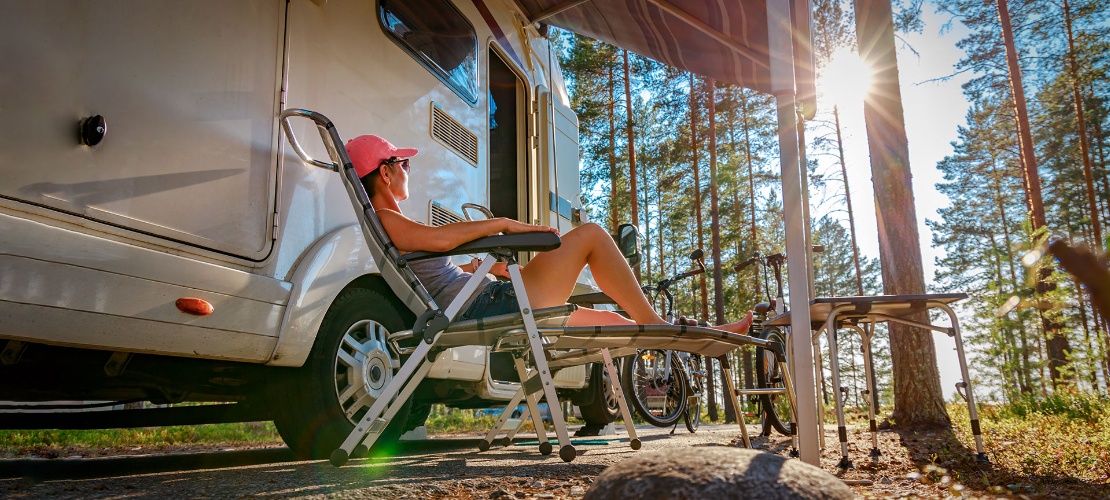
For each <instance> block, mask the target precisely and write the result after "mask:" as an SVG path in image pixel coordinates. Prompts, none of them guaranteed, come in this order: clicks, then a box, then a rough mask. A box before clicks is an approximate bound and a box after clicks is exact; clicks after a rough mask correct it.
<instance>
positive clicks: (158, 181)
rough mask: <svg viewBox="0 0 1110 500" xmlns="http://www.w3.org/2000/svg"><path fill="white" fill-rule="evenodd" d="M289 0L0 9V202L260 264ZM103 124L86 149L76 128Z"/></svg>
mask: <svg viewBox="0 0 1110 500" xmlns="http://www.w3.org/2000/svg"><path fill="white" fill-rule="evenodd" d="M285 7H286V2H284V1H282V0H249V1H248V0H243V1H235V2H227V1H224V0H193V1H187V2H182V1H180V0H130V1H112V2H88V1H85V0H39V1H34V2H5V4H4V16H3V17H2V20H0V75H3V76H0V110H3V114H4V117H5V119H4V121H3V123H2V125H0V127H2V129H0V178H3V179H4V182H3V183H0V203H10V200H18V201H21V202H27V203H30V204H33V205H36V206H37V207H39V208H38V209H41V210H45V211H52V210H53V211H62V212H66V213H68V214H71V215H75V216H78V217H81V218H85V219H88V220H93V221H97V222H101V223H104V224H105V226H97V227H104V228H106V230H108V231H112V232H117V231H118V232H120V233H122V234H125V235H127V236H128V237H136V238H139V239H146V238H149V237H150V236H155V237H158V238H153V241H155V242H158V243H159V244H163V245H167V246H174V247H182V246H185V245H188V246H194V247H203V248H207V249H211V250H215V251H218V252H221V253H225V254H230V255H235V256H240V257H243V258H247V259H254V260H258V259H261V258H264V257H265V256H266V255H267V254H268V252H269V250H270V245H271V243H272V238H273V215H272V214H273V212H274V203H275V202H274V200H275V193H276V179H277V176H276V164H277V154H276V142H277V141H276V139H277V127H276V122H275V116H276V114H277V110H278V106H279V104H278V101H279V100H278V95H279V92H280V88H281V85H280V82H281V73H282V64H281V63H282V45H283V25H284V16H285ZM94 116H101V117H103V120H104V123H105V124H106V131H105V133H104V135H103V138H102V141H101V142H100V143H99V144H97V145H96V146H92V147H90V146H83V145H81V144H79V140H78V123H79V122H80V121H82V120H83V119H85V118H88V117H94ZM95 135H96V134H95V133H94V134H92V136H95ZM2 198H7V199H8V200H9V201H8V202H6V201H5V200H3V199H2ZM123 229H131V230H136V231H138V232H139V233H142V234H136V233H135V232H134V231H124V230H123ZM167 240H172V242H171V241H167Z"/></svg>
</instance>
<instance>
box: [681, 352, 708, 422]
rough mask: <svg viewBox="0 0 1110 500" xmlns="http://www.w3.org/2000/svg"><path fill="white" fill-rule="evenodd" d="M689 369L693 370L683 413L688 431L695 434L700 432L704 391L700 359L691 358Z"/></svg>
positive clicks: (690, 374)
mask: <svg viewBox="0 0 1110 500" xmlns="http://www.w3.org/2000/svg"><path fill="white" fill-rule="evenodd" d="M689 367H690V370H691V371H690V373H689V374H688V376H689V378H690V380H689V388H688V389H687V396H686V411H684V412H682V422H683V423H685V424H686V430H688V431H690V433H691V434H693V433H695V432H698V426H700V425H701V395H702V394H704V391H702V390H701V380H702V375H701V374H700V372H701V362H700V360H699V359H698V357H696V356H695V357H691V359H690V364H689ZM690 403H693V404H690Z"/></svg>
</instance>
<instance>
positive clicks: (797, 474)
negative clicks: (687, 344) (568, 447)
mask: <svg viewBox="0 0 1110 500" xmlns="http://www.w3.org/2000/svg"><path fill="white" fill-rule="evenodd" d="M585 498H586V499H588V500H589V499H608V498H614V499H616V498H674V499H684V498H686V499H696V500H714V499H725V498H730V499H731V498H759V499H762V500H774V499H814V500H816V499H840V498H844V499H849V498H855V495H854V494H853V493H852V490H851V489H850V488H848V486H847V485H845V484H844V483H843V482H841V481H840V480H839V479H837V478H836V477H835V476H833V475H832V474H829V473H828V472H825V471H823V470H821V469H819V468H817V467H814V466H812V465H809V464H806V463H803V462H801V461H799V460H797V459H790V458H786V457H782V456H778V455H772V454H770V453H763V452H759V451H755V450H748V449H740V448H727V447H719V448H718V447H714V448H705V447H703V448H684V449H670V450H661V451H658V452H653V453H642V454H637V455H636V456H635V457H633V458H629V459H626V460H624V461H622V462H619V463H617V464H615V465H613V466H611V467H609V468H608V469H605V471H603V472H602V473H601V474H600V475H598V476H597V479H595V480H594V482H593V485H592V486H590V489H589V490H587V491H586V495H585Z"/></svg>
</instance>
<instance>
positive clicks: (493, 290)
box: [462, 281, 520, 319]
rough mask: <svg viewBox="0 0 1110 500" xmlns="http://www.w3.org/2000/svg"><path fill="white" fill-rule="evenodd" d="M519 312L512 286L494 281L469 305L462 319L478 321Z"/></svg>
mask: <svg viewBox="0 0 1110 500" xmlns="http://www.w3.org/2000/svg"><path fill="white" fill-rule="evenodd" d="M518 311H520V306H519V305H517V302H516V291H515V290H513V284H512V283H511V282H508V281H494V282H493V283H490V284H488V285H486V288H485V289H483V290H482V293H480V294H478V298H476V299H474V302H473V303H472V304H470V308H469V309H467V310H466V312H465V313H463V315H462V319H478V318H488V317H490V316H497V315H499V314H508V313H511V312H518Z"/></svg>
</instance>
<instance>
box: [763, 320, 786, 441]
mask: <svg viewBox="0 0 1110 500" xmlns="http://www.w3.org/2000/svg"><path fill="white" fill-rule="evenodd" d="M759 338H760V339H763V340H770V341H773V342H779V343H781V344H782V345H783V346H784V347H785V346H786V345H787V344H786V343H787V342H788V341H789V340H788V339H787V336H786V334H785V333H784V332H783V331H782V330H781V329H779V328H778V327H773V326H772V327H767V328H764V329H763V331H762V332H759ZM755 377H756V382H757V383H758V384H759V387H760V388H773V389H781V388H783V387H785V386H784V385H783V378H782V370H781V369H780V368H779V364H778V360H776V359H775V355H774V354H773V353H771V352H770V351H768V350H766V349H763V348H761V347H757V348H756V349H755ZM759 401H760V406H761V407H762V409H763V418H764V419H765V425H766V424H770V425H771V427H774V429H775V430H776V431H778V432H779V433H780V434H784V435H787V436H789V435H790V422H791V421H792V420H793V414H794V413H793V408H791V406H790V398H789V397H788V396H787V395H786V394H761V395H760V396H759Z"/></svg>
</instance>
